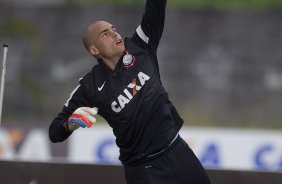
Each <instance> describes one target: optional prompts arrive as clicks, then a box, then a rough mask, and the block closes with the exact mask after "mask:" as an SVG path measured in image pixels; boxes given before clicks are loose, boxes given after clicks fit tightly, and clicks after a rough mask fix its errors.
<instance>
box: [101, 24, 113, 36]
mask: <svg viewBox="0 0 282 184" xmlns="http://www.w3.org/2000/svg"><path fill="white" fill-rule="evenodd" d="M114 28H115V26H111V29H114ZM107 31H109V29H104V30H103V31H101V32H100V33H99V36H100V35H101V34H103V33H105V32H107Z"/></svg>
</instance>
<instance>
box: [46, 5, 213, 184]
mask: <svg viewBox="0 0 282 184" xmlns="http://www.w3.org/2000/svg"><path fill="white" fill-rule="evenodd" d="M165 6H166V0H147V2H146V7H145V13H144V15H143V17H142V21H141V24H140V25H139V26H138V27H137V29H136V31H135V32H134V33H133V35H132V36H130V37H127V38H125V39H124V40H123V39H122V38H121V36H120V35H119V33H118V31H117V29H116V27H114V26H113V25H112V24H110V23H108V22H105V21H96V22H94V23H92V24H91V25H90V26H89V27H88V28H87V30H86V31H85V33H84V35H83V44H84V46H85V48H86V49H87V51H88V52H89V53H90V54H91V55H93V56H94V57H95V58H96V59H97V61H98V64H97V65H95V66H94V67H93V68H92V70H91V71H90V72H89V73H88V74H86V75H85V76H84V78H83V79H82V80H80V82H79V85H78V87H77V88H76V89H75V90H74V91H73V92H72V93H71V95H70V98H69V99H68V101H67V102H66V104H65V105H64V107H63V109H62V112H60V113H59V114H58V116H57V117H56V118H55V119H54V120H53V122H52V123H51V125H50V127H49V137H50V140H51V141H52V142H62V141H64V140H65V139H67V138H68V137H69V136H70V135H71V134H72V132H73V131H75V130H76V129H77V128H79V127H82V128H84V127H91V126H92V124H94V123H95V121H96V119H95V116H96V114H97V113H98V114H99V115H100V116H102V117H104V118H105V119H106V120H107V122H108V124H109V125H110V126H111V127H112V129H113V133H114V135H115V136H116V144H117V146H118V147H119V149H120V157H119V159H120V161H121V162H122V164H123V166H124V171H125V177H126V180H127V183H128V184H209V183H211V182H210V179H209V177H208V175H207V173H206V171H205V169H204V168H203V167H202V165H201V163H200V162H199V160H198V159H197V157H196V156H195V155H194V153H193V151H192V150H191V149H190V148H189V146H188V145H187V144H186V142H185V141H184V140H183V139H182V138H181V137H180V136H179V134H178V132H179V130H180V128H181V126H182V124H183V120H182V119H181V117H180V116H179V114H178V112H177V110H176V109H175V107H174V105H173V104H172V103H171V102H170V100H169V98H168V94H167V92H166V91H165V89H164V87H163V85H162V82H161V78H160V73H159V66H158V60H157V54H156V53H157V48H158V45H159V41H160V38H161V36H162V32H163V28H164V20H165ZM171 62H176V61H171Z"/></svg>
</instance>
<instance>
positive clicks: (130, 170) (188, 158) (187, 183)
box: [124, 137, 211, 184]
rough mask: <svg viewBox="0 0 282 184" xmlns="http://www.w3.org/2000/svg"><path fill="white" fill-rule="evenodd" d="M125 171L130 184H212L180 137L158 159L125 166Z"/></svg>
mask: <svg viewBox="0 0 282 184" xmlns="http://www.w3.org/2000/svg"><path fill="white" fill-rule="evenodd" d="M124 171H125V177H126V180H127V183H128V184H210V183H211V181H210V178H209V176H208V175H207V172H206V171H205V169H204V168H203V166H202V164H201V163H200V161H199V160H198V158H197V157H196V156H195V154H194V153H193V151H192V150H191V149H190V148H189V146H188V145H187V143H186V142H185V141H184V140H183V139H182V138H180V137H179V138H178V139H177V140H176V141H175V142H174V143H173V144H172V145H171V147H170V148H169V149H168V150H166V151H165V152H163V153H161V154H160V155H158V156H157V157H155V158H152V159H150V160H146V161H144V162H143V163H139V164H135V165H130V166H125V167H124Z"/></svg>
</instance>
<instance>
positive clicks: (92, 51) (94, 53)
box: [88, 45, 99, 56]
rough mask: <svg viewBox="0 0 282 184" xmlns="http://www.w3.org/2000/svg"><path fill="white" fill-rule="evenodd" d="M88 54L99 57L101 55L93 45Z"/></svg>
mask: <svg viewBox="0 0 282 184" xmlns="http://www.w3.org/2000/svg"><path fill="white" fill-rule="evenodd" d="M88 52H89V53H90V54H92V55H93V56H97V55H98V54H99V50H98V49H97V48H96V47H95V46H94V45H92V46H91V47H89V50H88Z"/></svg>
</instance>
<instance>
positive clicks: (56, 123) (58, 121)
mask: <svg viewBox="0 0 282 184" xmlns="http://www.w3.org/2000/svg"><path fill="white" fill-rule="evenodd" d="M66 122H67V118H62V117H60V115H59V116H58V117H57V118H55V119H54V120H53V122H52V123H51V125H50V126H49V138H50V141H51V142H53V143H56V142H63V141H64V140H66V139H67V138H68V137H69V136H70V135H71V134H72V132H71V131H69V130H67V128H66V127H65V125H64V124H65V123H66Z"/></svg>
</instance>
